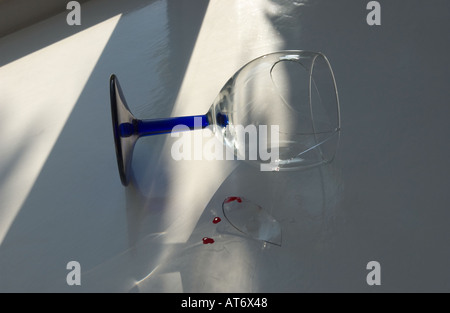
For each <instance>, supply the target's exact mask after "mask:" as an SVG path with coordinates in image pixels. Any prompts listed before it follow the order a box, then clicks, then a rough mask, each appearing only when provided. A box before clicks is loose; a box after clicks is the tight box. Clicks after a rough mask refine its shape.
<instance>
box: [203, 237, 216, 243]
mask: <svg viewBox="0 0 450 313" xmlns="http://www.w3.org/2000/svg"><path fill="white" fill-rule="evenodd" d="M202 240H203V244H204V245H206V244H208V243H214V239H212V238H208V237H204V238H203V239H202Z"/></svg>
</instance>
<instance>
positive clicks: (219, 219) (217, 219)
mask: <svg viewBox="0 0 450 313" xmlns="http://www.w3.org/2000/svg"><path fill="white" fill-rule="evenodd" d="M221 220H222V219H221V218H220V217H215V218H214V219H213V223H214V224H217V223H219V222H220V221H221Z"/></svg>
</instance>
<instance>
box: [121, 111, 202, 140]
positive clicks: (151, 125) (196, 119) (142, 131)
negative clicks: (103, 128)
mask: <svg viewBox="0 0 450 313" xmlns="http://www.w3.org/2000/svg"><path fill="white" fill-rule="evenodd" d="M208 125H209V121H208V117H207V115H193V116H181V117H171V118H165V119H155V120H138V119H134V120H133V121H132V122H131V123H122V124H120V125H119V132H120V137H130V136H138V137H143V136H152V135H160V134H167V133H171V132H179V131H187V130H195V129H203V128H205V127H207V126H208Z"/></svg>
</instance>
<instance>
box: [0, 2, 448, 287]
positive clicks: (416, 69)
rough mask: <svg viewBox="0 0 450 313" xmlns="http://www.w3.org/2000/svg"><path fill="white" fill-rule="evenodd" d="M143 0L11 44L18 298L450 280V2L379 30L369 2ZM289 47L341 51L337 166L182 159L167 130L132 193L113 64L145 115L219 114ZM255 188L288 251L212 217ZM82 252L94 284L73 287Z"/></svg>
mask: <svg viewBox="0 0 450 313" xmlns="http://www.w3.org/2000/svg"><path fill="white" fill-rule="evenodd" d="M106 3H108V4H106ZM128 3H129V4H128V5H125V4H123V3H122V4H119V2H118V1H115V2H111V1H105V0H98V1H91V2H89V3H87V4H85V5H83V7H82V14H83V15H82V24H83V26H82V31H79V30H80V29H77V28H74V27H72V28H71V27H69V26H67V25H66V24H65V17H66V15H65V14H61V15H58V16H55V17H53V18H51V19H48V20H46V21H43V22H42V23H40V24H37V25H34V26H32V27H30V28H27V29H25V30H23V31H20V32H17V33H14V34H12V35H10V36H7V37H4V38H2V39H0V51H2V53H1V56H0V60H1V65H2V67H1V68H0V122H1V124H0V125H1V126H0V130H1V132H2V134H3V136H2V137H1V138H0V145H1V147H2V149H1V150H0V184H1V185H0V244H1V245H0V291H3V292H5V291H8V292H9V291H45V292H54V291H59V292H60V291H62V292H79V291H114V292H129V291H141V292H154V291H162V292H214V291H229V292H239V291H245V292H259V291H274V292H286V291H417V290H426V291H431V290H445V291H448V290H449V287H450V283H449V271H448V268H447V264H448V261H449V259H450V253H449V251H448V248H447V241H448V238H449V235H450V234H449V232H450V230H449V227H448V226H449V225H448V220H449V217H450V214H449V213H448V204H449V198H448V193H447V192H446V189H447V188H446V187H447V186H449V183H450V181H449V180H450V178H449V177H450V175H449V174H450V173H449V166H448V159H449V153H450V149H449V148H448V147H447V145H446V142H447V137H448V136H447V135H448V134H450V126H449V125H450V124H449V123H448V121H447V120H448V116H450V114H449V113H450V112H449V108H448V104H447V102H448V99H449V91H448V88H447V87H446V84H447V82H448V74H449V72H450V71H449V66H448V65H447V63H446V62H445V61H444V60H445V59H446V56H447V55H448V53H449V52H450V51H449V50H450V49H449V44H448V43H447V42H445V41H442V38H443V37H444V36H442V35H443V34H446V29H448V26H449V22H448V21H449V12H450V10H448V9H449V5H448V4H447V3H448V2H445V1H436V4H435V5H433V6H429V7H425V6H423V5H422V4H421V3H420V2H419V1H409V2H407V3H408V5H406V4H405V3H406V2H404V1H403V2H402V1H399V2H396V3H395V4H392V3H382V12H383V17H382V26H379V27H378V28H374V27H369V26H367V24H366V22H365V18H366V14H367V11H366V10H365V4H364V5H362V4H361V2H360V1H350V0H348V1H328V2H327V1H316V2H312V1H311V2H307V1H302V2H290V1H281V0H280V1H263V0H261V1H252V2H250V1H210V2H206V1H196V2H192V1H190V2H188V1H176V2H175V1H154V2H153V1H146V2H145V3H143V2H142V1H141V2H137V1H136V2H128ZM119 12H125V13H124V14H119ZM99 16H100V17H101V18H99ZM40 43H42V44H40ZM30 47H33V49H30ZM280 49H305V50H317V51H322V52H324V53H325V54H326V55H327V56H328V58H329V59H330V62H331V64H332V66H333V69H334V71H335V75H336V79H337V83H338V88H339V92H340V100H341V104H342V125H343V133H342V144H341V146H340V150H339V154H338V157H337V159H336V160H335V162H334V163H333V164H331V165H330V166H326V167H321V168H316V169H314V170H309V171H303V172H294V173H289V174H285V173H283V174H281V173H261V172H255V171H254V170H253V169H250V168H248V167H246V166H245V165H242V164H240V163H237V162H227V161H223V162H218V161H217V162H216V161H214V162H213V161H210V162H207V161H185V162H176V161H174V160H172V158H171V157H170V147H171V144H172V142H173V141H174V139H175V138H171V137H170V136H156V137H151V138H143V139H141V140H140V141H139V142H138V144H137V146H136V150H135V155H134V160H133V168H134V170H135V172H136V184H135V185H134V186H132V187H130V188H127V189H124V188H123V187H122V185H121V184H120V180H119V176H118V172H117V167H116V160H115V155H114V143H113V139H112V130H111V121H110V110H109V90H108V78H109V75H110V74H111V73H115V74H117V75H118V77H119V79H120V82H121V85H122V88H123V90H124V93H125V96H126V97H127V100H128V103H129V105H130V107H131V109H132V111H133V112H134V113H135V115H136V116H138V117H142V118H159V117H166V116H169V115H172V116H177V115H184V114H202V113H205V112H206V110H207V109H208V108H209V106H210V105H211V103H212V101H213V100H214V98H215V96H216V95H217V93H218V92H219V90H220V88H221V87H222V85H223V84H224V83H225V82H226V80H227V79H228V78H229V77H230V76H231V75H232V74H233V73H234V72H235V71H236V70H237V69H238V68H239V67H240V66H242V65H243V64H245V63H246V62H247V61H249V60H251V59H253V58H254V57H257V56H259V55H262V54H264V53H267V52H272V51H275V50H280ZM14 56H17V57H16V58H14ZM237 194H239V195H243V196H244V197H246V198H249V199H251V200H253V201H255V202H256V203H258V204H260V205H262V206H264V207H265V208H266V209H267V210H269V211H270V212H271V213H272V215H274V216H275V217H276V218H277V219H278V220H279V221H280V223H281V226H282V231H283V245H282V246H281V247H277V246H273V245H268V244H264V243H262V242H259V241H255V240H251V239H249V238H247V237H245V236H242V235H241V234H239V233H238V232H236V231H235V230H234V229H233V228H232V227H231V226H230V225H229V224H227V223H226V222H225V220H224V219H222V220H223V221H222V222H221V223H219V224H217V225H215V224H212V223H211V221H212V219H213V218H214V217H215V216H221V217H223V216H222V215H221V203H222V201H223V199H225V197H227V196H230V195H237ZM205 236H207V237H212V238H214V239H215V243H214V244H212V245H203V244H202V240H201V239H202V238H203V237H205ZM72 260H75V261H78V262H79V263H80V264H81V269H82V274H81V286H68V285H67V284H66V275H67V274H68V270H66V264H67V263H68V262H69V261H72ZM373 260H375V261H378V262H380V263H381V266H382V286H379V287H369V286H368V285H367V284H366V275H367V273H368V271H367V270H366V265H367V263H368V262H369V261H373Z"/></svg>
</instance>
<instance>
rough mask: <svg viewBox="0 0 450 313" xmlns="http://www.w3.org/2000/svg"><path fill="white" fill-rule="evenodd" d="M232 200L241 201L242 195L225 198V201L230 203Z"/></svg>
mask: <svg viewBox="0 0 450 313" xmlns="http://www.w3.org/2000/svg"><path fill="white" fill-rule="evenodd" d="M232 201H237V202H239V203H241V202H242V199H241V198H240V197H228V198H226V199H225V203H229V202H232Z"/></svg>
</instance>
